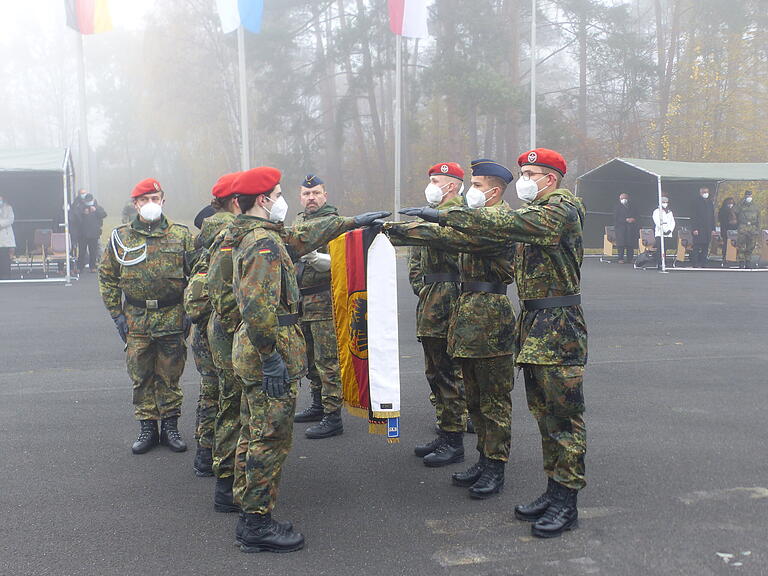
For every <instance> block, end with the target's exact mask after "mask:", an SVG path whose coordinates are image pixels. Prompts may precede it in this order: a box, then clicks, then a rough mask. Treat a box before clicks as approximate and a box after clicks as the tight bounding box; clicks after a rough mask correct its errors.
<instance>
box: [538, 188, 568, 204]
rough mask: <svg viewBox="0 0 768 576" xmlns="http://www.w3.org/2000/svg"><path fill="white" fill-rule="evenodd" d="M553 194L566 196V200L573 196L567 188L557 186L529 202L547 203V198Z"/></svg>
mask: <svg viewBox="0 0 768 576" xmlns="http://www.w3.org/2000/svg"><path fill="white" fill-rule="evenodd" d="M554 196H562V197H564V198H567V199H568V200H573V198H574V196H573V193H572V192H571V191H570V190H568V189H567V188H557V189H555V190H550V191H549V192H545V193H544V194H543V195H542V196H541V198H537V199H536V200H534V201H533V202H531V204H537V205H541V204H548V203H549V200H550V199H551V198H552V197H554Z"/></svg>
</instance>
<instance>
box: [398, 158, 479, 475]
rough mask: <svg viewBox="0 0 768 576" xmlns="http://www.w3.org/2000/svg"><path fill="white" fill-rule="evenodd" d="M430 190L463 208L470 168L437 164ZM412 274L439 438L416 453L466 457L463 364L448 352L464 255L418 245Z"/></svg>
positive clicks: (434, 197)
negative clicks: (467, 171) (464, 192)
mask: <svg viewBox="0 0 768 576" xmlns="http://www.w3.org/2000/svg"><path fill="white" fill-rule="evenodd" d="M428 176H429V184H428V185H427V188H426V190H425V191H424V194H425V196H426V198H427V202H429V204H430V205H431V206H437V207H440V208H441V209H444V208H445V207H448V206H461V205H462V198H461V197H460V196H459V194H460V193H461V191H462V190H463V188H464V184H463V181H464V170H462V169H461V166H459V165H458V164H457V163H455V162H444V163H440V164H435V165H434V166H432V167H431V168H430V169H429V172H428ZM408 275H409V278H410V282H411V287H412V288H413V292H414V293H415V294H416V296H418V297H419V303H418V305H417V307H416V337H417V338H418V339H419V342H421V347H422V348H423V349H424V364H425V370H424V373H425V375H426V377H427V382H428V383H429V388H430V390H431V391H432V396H433V397H434V400H435V412H436V415H437V425H438V436H437V438H436V439H434V440H433V441H431V442H428V443H426V444H423V445H420V446H416V448H415V449H414V453H415V454H416V455H417V456H419V457H422V458H423V459H424V464H425V465H426V466H430V467H439V466H446V465H448V464H451V463H453V462H463V461H464V442H463V433H464V427H465V424H464V421H465V419H466V413H467V401H466V400H465V398H464V383H463V381H462V376H461V365H460V363H459V361H458V360H456V359H454V358H452V357H451V355H450V354H449V353H448V325H449V322H450V318H451V312H452V311H453V307H454V305H455V304H456V301H457V300H458V298H459V295H460V294H461V287H460V284H459V282H460V280H461V278H460V276H459V255H458V253H456V252H453V251H445V250H439V249H437V248H435V247H430V246H413V247H412V248H411V252H410V256H409V258H408Z"/></svg>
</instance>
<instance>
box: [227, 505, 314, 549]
mask: <svg viewBox="0 0 768 576" xmlns="http://www.w3.org/2000/svg"><path fill="white" fill-rule="evenodd" d="M240 538H241V544H240V550H241V551H243V552H295V551H296V550H301V549H302V548H303V547H304V536H302V535H301V534H300V533H299V532H294V531H293V528H285V526H284V525H282V524H279V523H277V522H274V521H273V520H272V515H271V514H246V515H245V526H243V530H242V532H241V533H240Z"/></svg>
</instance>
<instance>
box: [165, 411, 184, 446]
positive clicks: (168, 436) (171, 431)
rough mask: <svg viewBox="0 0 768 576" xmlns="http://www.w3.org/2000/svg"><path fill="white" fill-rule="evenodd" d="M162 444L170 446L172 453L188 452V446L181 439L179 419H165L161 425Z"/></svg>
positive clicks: (173, 417)
mask: <svg viewBox="0 0 768 576" xmlns="http://www.w3.org/2000/svg"><path fill="white" fill-rule="evenodd" d="M160 444H162V445H163V446H168V448H170V449H171V451H172V452H186V451H187V444H186V442H184V440H182V439H181V433H180V432H179V417H178V416H171V417H170V418H163V421H162V422H161V423H160Z"/></svg>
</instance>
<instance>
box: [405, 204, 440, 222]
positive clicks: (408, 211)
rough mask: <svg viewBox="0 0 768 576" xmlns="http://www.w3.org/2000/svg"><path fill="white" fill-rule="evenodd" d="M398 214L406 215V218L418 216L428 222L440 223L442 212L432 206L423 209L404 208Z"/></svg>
mask: <svg viewBox="0 0 768 576" xmlns="http://www.w3.org/2000/svg"><path fill="white" fill-rule="evenodd" d="M398 213H399V214H404V215H406V216H418V217H419V218H421V219H422V220H426V221H427V222H435V223H438V222H439V221H440V219H439V216H440V211H439V210H437V208H432V207H431V206H424V207H422V208H403V209H402V210H400V211H399V212H398Z"/></svg>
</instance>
